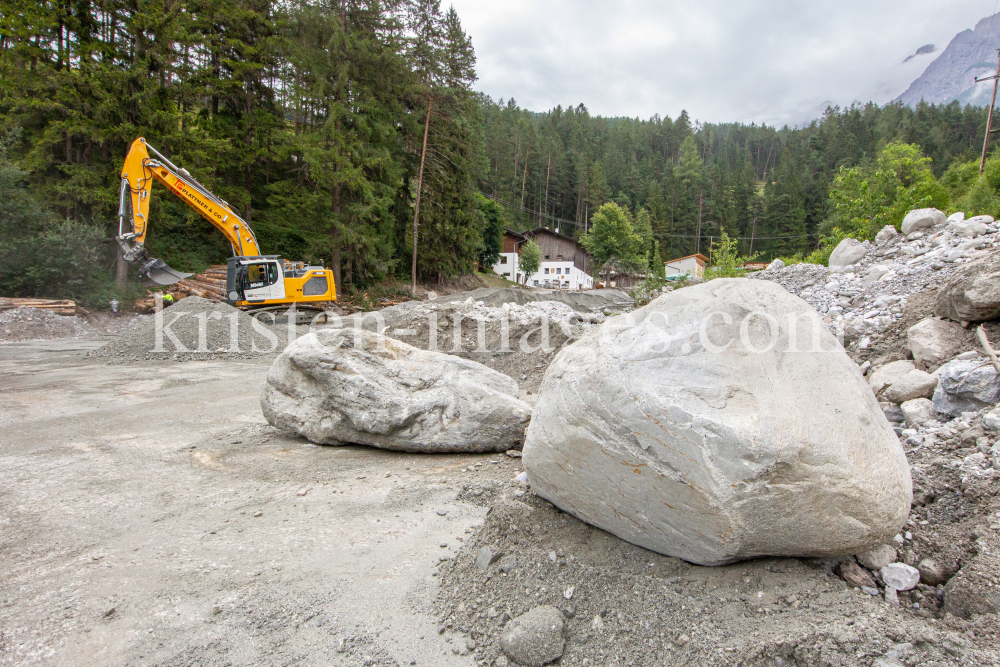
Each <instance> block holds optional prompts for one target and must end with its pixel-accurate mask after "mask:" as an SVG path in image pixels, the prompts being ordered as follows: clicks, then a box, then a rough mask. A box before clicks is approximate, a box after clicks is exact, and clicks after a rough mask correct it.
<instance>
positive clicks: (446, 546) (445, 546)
mask: <svg viewBox="0 0 1000 667" xmlns="http://www.w3.org/2000/svg"><path fill="white" fill-rule="evenodd" d="M438 546H439V547H441V548H442V549H447V548H448V543H447V542H442V543H441V544H439V545H438Z"/></svg>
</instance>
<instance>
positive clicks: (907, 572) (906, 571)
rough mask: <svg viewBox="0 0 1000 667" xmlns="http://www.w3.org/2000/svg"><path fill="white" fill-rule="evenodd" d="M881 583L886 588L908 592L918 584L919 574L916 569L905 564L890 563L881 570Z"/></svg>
mask: <svg viewBox="0 0 1000 667" xmlns="http://www.w3.org/2000/svg"><path fill="white" fill-rule="evenodd" d="M879 574H881V575H882V581H883V582H884V583H885V585H886V588H895V589H896V590H897V591H908V590H911V589H913V588H915V587H916V585H917V584H918V583H920V572H919V571H917V568H915V567H912V566H910V565H907V564H906V563H890V564H889V565H886V566H885V567H883V568H882V569H881V570H879Z"/></svg>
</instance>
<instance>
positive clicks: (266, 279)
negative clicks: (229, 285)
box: [243, 262, 278, 290]
mask: <svg viewBox="0 0 1000 667" xmlns="http://www.w3.org/2000/svg"><path fill="white" fill-rule="evenodd" d="M245 275H246V278H245V279H244V283H243V289H250V290H252V289H260V288H261V287H267V286H268V285H273V284H274V283H276V282H278V265H277V263H275V262H259V263H254V264H247V265H246V274H245Z"/></svg>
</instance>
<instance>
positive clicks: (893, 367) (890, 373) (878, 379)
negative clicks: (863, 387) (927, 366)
mask: <svg viewBox="0 0 1000 667" xmlns="http://www.w3.org/2000/svg"><path fill="white" fill-rule="evenodd" d="M914 370H916V366H914V365H913V362H912V361H907V360H906V359H901V360H900V361H890V362H889V363H887V364H886V365H885V366H881V367H880V368H878V369H876V370H875V371H874V372H873V373H871V374H870V375H869V376H868V386H869V387H871V388H872V391H874V392H875V393H876V394H877V393H879V392H880V391H882V390H883V389H885V388H886V387H888V386H889V385H891V384H892V383H893V382H898V381H899V380H902V379H903V378H904V377H905V376H906V374H907V373H909V372H910V371H914Z"/></svg>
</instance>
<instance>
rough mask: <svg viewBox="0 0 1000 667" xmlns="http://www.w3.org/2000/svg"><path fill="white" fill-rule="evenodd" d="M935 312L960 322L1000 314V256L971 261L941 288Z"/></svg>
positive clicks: (981, 319) (983, 318) (993, 317)
mask: <svg viewBox="0 0 1000 667" xmlns="http://www.w3.org/2000/svg"><path fill="white" fill-rule="evenodd" d="M934 314H935V315H937V316H938V317H946V318H948V319H950V320H955V321H956V322H983V321H986V320H994V319H997V318H998V317H1000V256H997V255H991V256H989V257H986V258H984V259H980V260H976V261H974V262H970V263H969V264H967V265H966V266H964V267H962V270H961V271H958V272H956V273H955V274H954V275H953V276H952V277H951V278H950V279H949V280H948V282H946V283H945V284H944V287H942V288H941V289H940V290H939V291H938V295H937V302H936V303H935V304H934Z"/></svg>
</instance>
